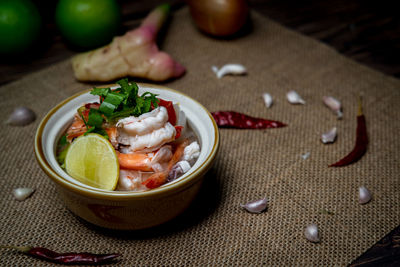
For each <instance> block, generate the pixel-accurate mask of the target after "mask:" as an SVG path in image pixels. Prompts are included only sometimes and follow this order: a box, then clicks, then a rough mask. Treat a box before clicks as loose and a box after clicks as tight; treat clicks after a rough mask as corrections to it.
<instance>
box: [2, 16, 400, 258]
mask: <svg viewBox="0 0 400 267" xmlns="http://www.w3.org/2000/svg"><path fill="white" fill-rule="evenodd" d="M251 18H252V22H253V27H252V31H251V32H250V33H249V34H247V35H245V36H242V37H240V38H237V39H233V40H218V39H213V38H210V37H207V36H205V35H203V34H201V33H200V32H198V31H197V29H196V28H195V26H194V25H193V23H192V21H191V18H190V15H189V12H188V10H187V9H186V8H183V9H181V10H178V11H177V12H176V13H174V14H173V17H172V20H171V24H170V25H169V28H168V30H167V33H166V36H165V39H164V40H163V43H162V49H163V50H165V51H167V52H168V53H170V54H171V55H172V56H173V57H174V58H176V59H177V60H178V61H179V62H181V63H182V64H183V65H184V66H186V68H187V70H188V71H187V73H186V75H185V76H184V77H182V78H179V79H177V80H173V81H170V82H168V83H165V85H167V86H169V87H171V88H174V89H176V90H179V91H182V92H184V93H185V94H188V95H189V96H191V97H193V98H195V99H196V100H198V101H199V102H201V103H202V104H203V105H204V106H205V107H206V108H208V109H209V110H210V111H218V110H235V111H238V112H243V113H246V114H248V115H252V116H255V117H264V118H269V119H273V120H279V121H282V122H285V123H287V124H288V126H287V127H285V128H280V129H267V130H234V129H221V130H220V134H221V145H220V150H219V154H218V156H217V158H216V161H215V164H214V166H213V168H212V169H211V170H210V171H209V172H208V173H207V175H206V177H205V182H204V185H203V187H202V189H201V192H200V193H199V195H198V197H197V198H196V200H195V201H194V203H193V204H192V206H191V207H190V208H189V209H188V210H187V211H186V212H185V213H183V214H182V215H181V216H179V217H178V218H176V219H174V220H173V221H171V222H168V223H166V224H164V225H162V226H159V227H156V228H152V229H148V230H144V231H132V232H126V231H122V232H121V231H114V230H105V229H100V228H98V227H95V226H93V225H91V224H89V223H87V222H85V221H83V220H81V219H80V218H78V217H76V216H74V215H73V214H72V213H71V212H70V211H68V210H67V209H66V208H65V206H64V204H63V203H62V201H61V200H60V199H59V197H58V195H57V191H56V189H55V185H54V184H53V183H52V181H51V180H50V179H49V178H48V177H47V176H46V175H45V174H44V173H43V171H42V170H41V169H40V168H39V166H38V164H37V162H36V160H35V157H34V151H33V140H34V135H35V131H36V128H37V126H38V124H39V121H40V120H41V118H42V117H43V116H44V115H45V114H46V112H48V111H49V110H50V109H51V108H52V107H53V106H54V105H56V104H57V103H59V102H60V101H62V100H63V99H65V98H67V97H69V96H71V95H72V94H74V93H76V92H78V91H80V90H83V89H87V88H90V85H88V84H82V83H78V82H77V81H75V79H74V77H73V73H72V69H71V65H70V62H69V61H64V62H61V63H59V64H55V65H53V66H51V67H49V68H46V69H44V70H41V71H39V72H36V73H34V74H32V75H29V76H26V77H25V78H23V79H20V80H18V81H16V82H14V83H11V84H8V85H6V86H3V87H2V88H0V111H1V114H3V117H6V116H7V114H10V113H11V111H12V110H13V109H14V108H15V107H17V106H28V107H31V108H32V109H33V110H34V111H35V112H36V113H37V115H38V119H37V120H36V121H35V122H34V123H33V124H31V125H28V126H25V127H12V126H9V125H3V126H2V127H1V138H0V143H1V160H0V187H1V190H2V193H1V194H0V196H1V203H0V239H1V242H0V243H1V244H7V245H33V246H44V247H48V248H50V249H53V250H57V251H60V252H67V251H89V252H94V253H106V252H119V253H121V254H122V255H123V256H122V260H121V261H120V262H118V263H116V264H115V265H116V266H143V265H146V266H152V265H157V266H205V265H212V266H213V265H214V266H215V265H234V266H236V265H242V266H259V265H279V266H290V265H301V266H303V265H315V266H328V265H346V264H348V263H350V262H351V261H352V260H354V259H355V258H356V257H358V256H359V255H361V254H362V253H363V252H365V251H366V250H367V249H368V248H369V247H371V246H372V245H374V244H375V242H377V241H378V240H379V239H380V238H382V237H383V236H384V235H385V234H387V233H388V232H389V231H390V230H392V229H393V228H395V227H396V226H398V225H399V223H400V207H399V205H400V193H399V192H400V190H399V189H400V181H399V178H400V177H399V176H400V167H399V160H400V157H399V153H400V152H399V149H400V140H399V138H398V133H399V130H400V122H399V119H398V116H399V114H400V105H399V103H400V82H399V81H398V80H396V79H395V78H392V77H389V76H386V75H384V74H381V73H379V72H376V71H374V70H371V69H369V68H367V67H365V66H362V65H360V64H358V63H355V62H353V61H351V60H349V59H347V58H345V57H343V56H341V55H340V54H338V53H337V52H335V51H334V50H333V49H331V48H329V47H327V46H326V45H324V44H321V43H320V42H317V41H315V40H312V39H310V38H307V37H304V36H302V35H300V34H298V33H295V32H292V31H290V30H288V29H286V28H284V27H282V26H280V25H278V24H277V23H275V22H273V21H271V20H269V19H267V18H264V17H262V16H260V15H259V14H257V13H252V17H251ZM226 63H240V64H243V65H244V66H246V67H247V70H248V74H247V75H245V76H226V77H223V78H222V79H217V78H216V76H215V74H214V73H213V72H212V71H211V66H212V65H216V66H222V65H224V64H226ZM289 90H296V91H297V92H298V93H299V94H300V95H301V96H302V97H303V98H304V99H305V101H306V104H305V105H291V104H289V103H288V102H287V100H286V96H285V94H286V93H287V92H288V91H289ZM264 92H268V93H270V94H271V95H272V96H273V98H274V104H273V106H272V107H271V108H270V109H267V108H266V107H265V105H264V102H263V99H262V93H264ZM360 93H361V94H362V95H363V105H364V113H365V117H366V121H367V127H368V134H369V137H370V144H369V147H368V151H367V153H366V154H365V155H364V157H363V158H362V159H361V160H360V161H359V162H357V163H355V164H352V165H350V166H347V167H342V168H329V167H328V165H329V164H331V163H334V162H335V161H337V160H339V159H340V158H342V157H343V156H345V155H346V154H347V153H348V152H349V151H350V150H351V149H352V148H353V145H354V141H355V132H356V114H357V99H358V95H359V94H360ZM324 95H331V96H334V97H336V98H338V99H340V100H341V101H342V104H343V107H344V108H343V111H344V118H343V120H340V121H339V120H337V119H336V116H335V115H334V113H333V112H332V111H330V110H329V109H328V108H327V107H325V106H324V105H323V103H322V100H321V99H322V96H324ZM335 126H336V127H337V129H338V139H337V141H336V142H335V143H334V144H331V145H323V144H322V143H321V141H320V134H321V133H323V132H326V131H328V130H329V129H331V128H332V127H335ZM307 152H309V153H310V156H309V158H308V159H303V157H302V155H303V154H305V153H307ZM361 185H365V186H366V187H367V188H369V190H370V191H371V192H372V193H373V200H372V201H371V202H370V203H368V204H366V205H360V204H358V187H359V186H361ZM17 187H32V188H35V189H36V192H35V193H34V195H33V196H32V197H31V198H29V199H27V200H26V201H23V202H18V201H16V200H15V199H14V198H13V196H12V194H11V191H12V190H13V189H14V188H17ZM263 197H267V198H268V199H269V207H268V210H267V211H266V212H264V213H261V214H251V213H248V212H246V211H244V210H243V209H242V208H241V207H240V203H246V202H248V201H251V200H257V199H260V198H263ZM324 210H325V211H330V212H331V214H326V212H325V213H324V212H321V211H324ZM309 223H316V224H317V225H318V226H319V228H320V235H321V243H319V244H313V243H311V242H308V241H307V240H306V239H305V238H304V228H305V226H306V225H308V224H309ZM46 264H47V263H44V262H42V261H40V260H37V259H34V258H30V257H28V256H25V255H21V254H18V253H16V252H12V251H10V250H1V251H0V265H2V266H45V265H46Z"/></svg>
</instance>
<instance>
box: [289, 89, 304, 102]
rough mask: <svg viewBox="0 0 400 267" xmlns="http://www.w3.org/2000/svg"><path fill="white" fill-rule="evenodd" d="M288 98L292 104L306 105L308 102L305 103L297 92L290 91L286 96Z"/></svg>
mask: <svg viewBox="0 0 400 267" xmlns="http://www.w3.org/2000/svg"><path fill="white" fill-rule="evenodd" d="M286 98H287V100H288V101H289V103H290V104H302V105H304V104H305V103H306V101H304V99H303V98H301V96H300V95H299V94H298V93H297V92H296V91H293V90H292V91H289V92H288V93H287V94H286Z"/></svg>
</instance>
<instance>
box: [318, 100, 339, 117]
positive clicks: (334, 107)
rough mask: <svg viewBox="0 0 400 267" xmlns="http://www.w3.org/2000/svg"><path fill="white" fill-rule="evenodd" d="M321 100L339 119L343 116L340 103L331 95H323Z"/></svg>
mask: <svg viewBox="0 0 400 267" xmlns="http://www.w3.org/2000/svg"><path fill="white" fill-rule="evenodd" d="M322 101H323V102H324V104H325V105H326V106H327V107H328V108H330V109H331V110H332V111H333V112H335V113H336V115H337V118H338V119H339V120H340V119H341V118H342V117H343V112H342V103H340V101H339V100H337V99H336V98H334V97H332V96H323V97H322Z"/></svg>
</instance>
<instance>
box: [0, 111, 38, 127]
mask: <svg viewBox="0 0 400 267" xmlns="http://www.w3.org/2000/svg"><path fill="white" fill-rule="evenodd" d="M35 119H36V114H35V112H33V111H32V110H31V109H29V108H27V107H18V108H16V109H14V111H13V112H12V113H11V115H10V116H9V117H8V119H7V121H6V123H7V124H9V125H12V126H24V125H28V124H29V123H31V122H33V121H34V120H35Z"/></svg>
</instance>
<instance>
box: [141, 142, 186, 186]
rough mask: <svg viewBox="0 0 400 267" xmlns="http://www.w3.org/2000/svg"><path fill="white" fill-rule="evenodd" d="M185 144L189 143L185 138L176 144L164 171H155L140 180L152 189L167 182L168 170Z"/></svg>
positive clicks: (181, 153)
mask: <svg viewBox="0 0 400 267" xmlns="http://www.w3.org/2000/svg"><path fill="white" fill-rule="evenodd" d="M187 145H189V140H188V139H185V140H184V141H183V142H182V143H180V144H179V145H178V146H177V148H176V150H175V152H174V154H173V155H172V158H171V159H170V161H169V162H168V168H167V169H166V170H165V171H162V172H157V173H155V174H153V175H151V176H150V177H149V178H147V179H146V180H145V181H144V182H142V184H143V185H145V186H146V187H147V188H149V189H154V188H157V187H160V186H162V185H163V184H165V183H166V182H167V178H168V174H169V172H170V171H171V170H172V167H174V165H175V164H176V163H177V162H178V161H179V159H180V158H181V157H182V155H183V152H184V150H185V147H186V146H187Z"/></svg>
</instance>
